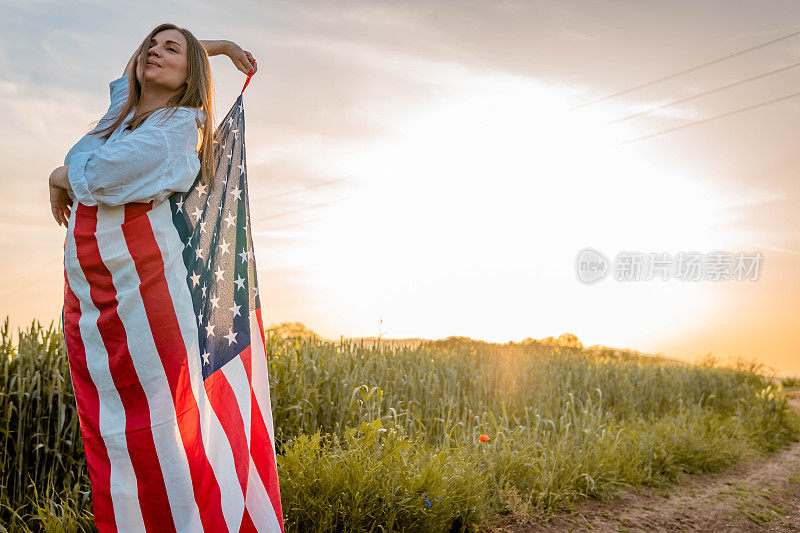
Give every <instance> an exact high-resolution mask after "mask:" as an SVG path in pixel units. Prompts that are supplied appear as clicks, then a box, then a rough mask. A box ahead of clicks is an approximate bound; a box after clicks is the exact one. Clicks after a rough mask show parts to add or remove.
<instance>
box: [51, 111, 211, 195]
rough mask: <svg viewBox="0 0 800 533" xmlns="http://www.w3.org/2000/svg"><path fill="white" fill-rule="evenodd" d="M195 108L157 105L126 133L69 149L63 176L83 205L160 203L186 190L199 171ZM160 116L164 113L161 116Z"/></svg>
mask: <svg viewBox="0 0 800 533" xmlns="http://www.w3.org/2000/svg"><path fill="white" fill-rule="evenodd" d="M196 111H197V110H193V109H191V108H186V107H179V108H177V110H176V111H175V113H174V114H173V115H172V116H169V113H171V111H168V110H163V111H162V110H159V111H156V112H155V113H153V114H152V115H151V116H150V117H148V118H147V120H145V122H144V123H143V124H142V125H141V126H139V127H138V128H136V129H135V130H133V131H132V132H131V133H129V134H128V135H127V136H125V137H122V138H120V139H116V140H114V141H111V142H108V143H106V144H104V145H103V146H101V147H99V148H97V149H95V150H92V151H90V152H78V153H76V154H73V156H72V158H71V160H70V164H69V169H68V171H67V176H68V178H69V182H70V186H71V187H72V193H73V197H74V199H75V200H77V201H78V202H80V203H82V204H84V205H97V204H106V205H122V204H126V203H129V202H149V201H151V200H154V201H156V202H161V201H163V200H165V199H166V198H167V197H168V196H170V195H171V194H172V193H173V192H186V191H188V190H189V189H190V188H191V186H192V184H194V181H195V179H196V178H197V175H198V172H199V171H200V158H199V157H198V154H197V140H198V136H199V133H198V131H197V123H198V119H197V118H196V116H197V115H196V114H195V112H196ZM162 116H165V117H164V118H162Z"/></svg>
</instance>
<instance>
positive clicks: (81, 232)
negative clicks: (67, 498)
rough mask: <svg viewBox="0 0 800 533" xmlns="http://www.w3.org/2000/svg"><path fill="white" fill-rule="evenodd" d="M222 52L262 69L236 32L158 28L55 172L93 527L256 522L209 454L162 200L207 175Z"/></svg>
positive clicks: (183, 288) (190, 319) (179, 266)
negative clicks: (231, 35)
mask: <svg viewBox="0 0 800 533" xmlns="http://www.w3.org/2000/svg"><path fill="white" fill-rule="evenodd" d="M218 54H225V55H227V56H229V57H230V58H231V60H232V61H233V63H234V64H235V65H236V67H237V68H239V69H240V70H242V71H243V72H245V73H247V74H253V73H254V72H255V71H256V70H257V66H256V61H255V59H253V58H252V56H251V55H250V54H249V53H248V52H245V51H244V50H242V49H241V48H240V47H238V46H237V45H235V44H234V43H232V42H230V41H198V40H197V39H196V38H195V37H194V36H193V35H192V34H191V33H190V32H189V31H188V30H186V29H183V28H179V27H177V26H175V25H173V24H161V25H159V26H158V27H156V28H155V29H154V30H153V31H151V32H150V34H149V35H148V36H147V37H146V38H145V39H144V41H143V42H142V44H141V46H140V47H139V49H138V50H137V51H136V52H134V54H133V56H132V57H131V58H130V61H129V62H128V65H127V67H126V69H125V74H124V75H123V76H122V77H121V78H118V79H117V80H114V81H112V82H111V84H110V88H111V105H110V107H109V109H108V112H107V113H106V114H105V116H104V117H103V118H102V119H101V121H100V124H98V127H97V128H95V130H93V131H92V132H90V133H89V134H87V135H86V136H84V137H83V138H82V139H81V140H80V141H79V142H78V143H77V144H76V145H75V146H73V147H72V149H71V150H70V151H69V153H68V154H67V156H66V158H65V160H64V166H62V167H59V168H57V169H56V170H54V171H53V173H52V174H51V176H50V199H51V207H52V211H53V216H54V217H55V219H56V221H57V222H58V223H59V224H62V223H64V224H65V225H66V226H67V236H66V241H65V246H64V275H65V290H64V314H63V324H64V336H65V341H66V345H67V353H68V357H69V364H70V374H71V377H72V382H73V387H74V389H75V396H76V402H77V407H78V415H79V419H80V425H81V434H82V437H83V443H84V450H85V452H86V457H87V464H88V466H89V476H90V480H91V484H92V506H93V511H94V519H95V524H96V525H97V527H98V529H99V530H100V531H118V530H126V531H128V530H130V531H145V530H146V531H215V532H216V531H228V530H231V529H236V530H239V529H240V525H241V527H242V528H243V529H247V528H248V525H250V526H252V523H251V522H250V520H249V518H248V516H247V511H246V510H245V509H244V508H243V504H242V503H241V501H242V494H241V493H239V494H238V495H236V494H233V492H234V487H231V486H229V485H225V484H223V483H220V482H219V481H218V479H217V478H216V477H215V474H214V472H212V469H211V466H212V465H211V464H210V461H211V462H213V457H212V458H211V459H209V453H210V452H209V450H206V449H204V438H205V437H206V431H208V429H207V427H206V425H205V421H204V420H201V419H200V417H199V416H198V412H199V411H198V406H197V402H202V394H200V392H199V389H200V388H201V387H202V384H201V383H202V378H201V376H200V375H199V371H198V367H197V360H198V359H199V353H198V348H197V342H198V341H197V329H196V328H197V326H196V324H195V317H194V312H193V308H192V301H191V294H190V292H189V288H188V286H187V285H186V283H185V280H186V276H187V271H186V267H185V266H184V263H183V261H182V259H181V254H182V251H183V248H184V243H183V242H182V241H181V240H180V238H179V237H178V234H177V232H176V230H175V227H174V226H173V225H172V213H171V210H170V202H169V201H168V199H169V196H170V195H171V194H172V193H173V192H186V191H188V190H189V189H190V188H191V187H192V185H193V184H194V182H195V179H196V178H197V177H198V172H199V173H200V179H201V180H202V181H203V183H208V182H209V180H210V179H211V177H212V176H213V175H214V168H213V161H214V153H213V149H214V147H213V131H214V130H213V124H212V123H211V121H212V116H213V113H212V99H213V98H212V96H213V92H212V87H211V75H210V74H211V73H210V66H209V62H208V56H209V55H218ZM131 73H135V77H132V76H130V75H131ZM101 126H102V128H101ZM198 128H199V130H198ZM73 202H75V208H74V209H70V207H71V206H72V205H73ZM131 332H136V334H135V337H136V338H130V337H132V336H133V335H131ZM179 397H180V399H181V400H182V401H181V402H177V401H176V399H177V398H179ZM187 399H188V400H187ZM195 399H196V401H195ZM176 404H178V405H189V406H190V407H189V408H186V409H183V410H182V412H176V409H175V405H176ZM207 452H209V453H207ZM217 474H220V473H219V472H218V473H217ZM251 529H255V528H252V527H251ZM281 529H282V528H281Z"/></svg>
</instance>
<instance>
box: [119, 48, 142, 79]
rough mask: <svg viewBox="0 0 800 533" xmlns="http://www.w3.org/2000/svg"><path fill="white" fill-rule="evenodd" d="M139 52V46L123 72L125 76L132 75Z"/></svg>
mask: <svg viewBox="0 0 800 533" xmlns="http://www.w3.org/2000/svg"><path fill="white" fill-rule="evenodd" d="M138 53H139V49H138V48H137V49H136V50H134V51H133V55H131V58H130V59H129V60H128V66H127V67H125V71H124V72H123V73H122V75H123V76H126V75H127V76H128V77H130V76H131V71H132V69H133V62H134V61H135V60H136V54H138Z"/></svg>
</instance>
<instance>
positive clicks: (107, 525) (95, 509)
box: [64, 268, 117, 532]
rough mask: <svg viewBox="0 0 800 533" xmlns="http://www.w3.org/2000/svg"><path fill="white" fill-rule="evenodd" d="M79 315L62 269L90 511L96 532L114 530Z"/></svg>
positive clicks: (96, 404) (97, 404) (108, 470)
mask: <svg viewBox="0 0 800 533" xmlns="http://www.w3.org/2000/svg"><path fill="white" fill-rule="evenodd" d="M80 318H81V306H80V302H79V301H78V297H77V296H75V293H73V292H72V289H71V288H70V286H69V280H68V276H67V269H66V268H64V342H65V344H66V346H67V359H68V360H69V373H70V377H71V378H72V387H73V389H74V390H75V402H76V404H77V407H78V420H79V421H80V425H81V436H82V437H83V449H84V452H85V453H86V464H87V466H88V467H89V479H90V480H91V482H92V487H91V488H92V513H93V514H94V523H95V525H96V526H97V529H98V530H99V531H101V532H102V531H116V530H117V525H116V522H115V520H114V503H113V502H112V500H111V462H110V461H109V459H108V450H106V445H105V442H103V437H101V436H100V396H99V395H98V393H97V387H95V384H94V381H92V377H91V375H90V374H89V368H88V367H87V366H86V349H85V347H84V346H83V339H82V338H81V331H80V325H79V324H80Z"/></svg>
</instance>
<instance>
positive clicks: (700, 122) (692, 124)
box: [616, 92, 800, 146]
mask: <svg viewBox="0 0 800 533" xmlns="http://www.w3.org/2000/svg"><path fill="white" fill-rule="evenodd" d="M795 96H800V92H796V93H793V94H790V95H787V96H782V97H780V98H775V99H773V100H767V101H766V102H761V103H760V104H755V105H751V106H747V107H743V108H741V109H735V110H733V111H728V112H727V113H723V114H721V115H716V116H713V117H709V118H704V119H703V120H698V121H696V122H690V123H689V124H683V125H681V126H676V127H674V128H670V129H668V130H663V131H659V132H656V133H651V134H649V135H643V136H641V137H636V138H633V139H629V140H627V141H623V142H621V143H617V144H616V145H617V146H621V145H623V144H628V143H633V142H637V141H642V140H644V139H650V138H652V137H657V136H659V135H664V134H665V133H670V132H673V131H676V130H680V129H683V128H688V127H689V126H696V125H698V124H705V123H706V122H711V121H712V120H716V119H718V118H723V117H729V116H731V115H735V114H736V113H741V112H743V111H749V110H751V109H755V108H757V107H762V106H765V105H768V104H774V103H775V102H780V101H782V100H788V99H790V98H794V97H795Z"/></svg>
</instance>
